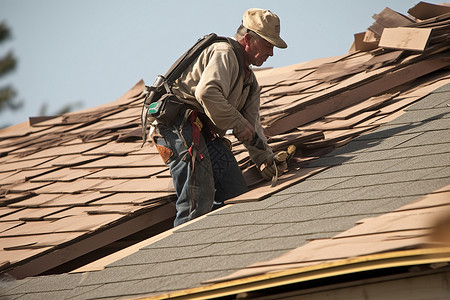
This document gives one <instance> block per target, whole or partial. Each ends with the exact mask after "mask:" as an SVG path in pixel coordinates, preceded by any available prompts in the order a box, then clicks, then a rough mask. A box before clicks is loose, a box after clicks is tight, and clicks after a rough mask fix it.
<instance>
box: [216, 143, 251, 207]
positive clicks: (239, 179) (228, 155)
mask: <svg viewBox="0 0 450 300" xmlns="http://www.w3.org/2000/svg"><path fill="white" fill-rule="evenodd" d="M207 145H208V151H209V156H210V158H211V165H212V169H213V172H214V186H215V195H214V206H213V209H216V208H219V207H220V206H222V205H223V202H224V201H225V200H227V199H230V198H233V197H236V196H239V195H240V194H243V193H245V192H247V191H248V187H247V184H246V183H245V180H244V176H243V175H242V171H241V169H240V168H239V165H238V163H237V161H236V158H235V157H234V155H233V153H232V152H231V150H230V148H229V147H228V145H227V144H226V143H225V142H224V141H223V140H222V139H220V138H216V139H214V140H211V141H208V142H207Z"/></svg>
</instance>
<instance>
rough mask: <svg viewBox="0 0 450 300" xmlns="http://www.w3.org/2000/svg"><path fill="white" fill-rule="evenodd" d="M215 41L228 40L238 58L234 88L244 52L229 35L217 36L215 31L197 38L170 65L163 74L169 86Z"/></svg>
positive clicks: (240, 72)
mask: <svg viewBox="0 0 450 300" xmlns="http://www.w3.org/2000/svg"><path fill="white" fill-rule="evenodd" d="M216 42H228V43H229V44H230V45H231V47H232V49H233V52H234V54H235V55H236V58H237V60H238V63H239V73H238V77H237V80H236V81H235V83H234V85H233V88H232V89H231V90H234V88H235V87H236V86H237V83H238V82H239V78H240V77H241V74H242V70H243V68H244V53H243V52H242V48H241V45H240V44H239V43H238V42H237V41H236V40H234V39H232V38H229V37H223V36H217V34H215V33H210V34H208V35H205V36H204V37H203V38H201V39H199V40H197V42H196V43H195V44H194V45H193V46H192V47H191V48H190V49H188V50H187V51H186V52H185V53H184V54H183V55H181V56H180V57H179V58H178V59H177V61H175V62H174V63H173V64H172V66H171V67H170V68H169V70H168V71H167V72H166V74H165V75H164V78H165V79H166V82H167V84H168V85H169V86H172V84H173V82H174V81H175V80H177V79H178V78H179V77H180V76H181V74H182V73H183V72H184V71H185V70H186V69H187V68H188V66H189V65H190V64H191V63H192V62H194V60H195V59H196V58H197V57H198V56H199V55H200V53H201V52H202V51H203V50H205V49H206V48H207V47H209V46H211V45H212V44H213V43H216Z"/></svg>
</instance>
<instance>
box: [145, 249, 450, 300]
mask: <svg viewBox="0 0 450 300" xmlns="http://www.w3.org/2000/svg"><path fill="white" fill-rule="evenodd" d="M448 261H450V247H432V248H422V249H414V250H402V251H390V252H385V253H379V254H371V255H365V256H360V257H355V258H349V259H343V260H338V261H332V262H326V263H320V264H317V265H312V266H305V267H300V268H293V269H289V270H283V271H276V272H273V273H266V274H261V275H255V276H251V277H245V278H240V279H234V280H231V281H225V282H220V283H214V284H211V285H208V286H201V287H196V288H190V289H185V290H179V291H174V292H168V293H164V294H160V295H155V296H150V297H144V298H139V299H141V300H150V299H188V298H189V299H211V298H218V297H224V296H229V295H235V294H239V293H244V292H251V291H256V290H261V289H267V288H272V287H277V286H282V285H287V284H292V283H299V282H307V281H311V280H316V279H323V278H327V277H334V276H341V275H346V274H351V273H360V272H365V271H372V270H380V269H388V268H394V267H402V266H412V265H424V264H433V263H441V262H448Z"/></svg>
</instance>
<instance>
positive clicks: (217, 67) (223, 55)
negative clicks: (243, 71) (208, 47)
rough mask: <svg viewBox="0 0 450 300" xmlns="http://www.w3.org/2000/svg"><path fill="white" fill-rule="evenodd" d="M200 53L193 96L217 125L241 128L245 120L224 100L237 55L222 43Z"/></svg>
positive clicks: (236, 69) (234, 76)
mask: <svg viewBox="0 0 450 300" xmlns="http://www.w3.org/2000/svg"><path fill="white" fill-rule="evenodd" d="M203 55H204V57H203V58H202V61H203V63H204V66H203V67H204V69H203V73H202V75H201V79H200V81H199V83H198V84H197V87H196V89H195V98H196V99H197V101H198V102H199V103H200V105H201V106H202V107H203V109H204V111H205V114H206V115H207V116H208V117H209V119H210V120H211V121H212V122H213V123H214V125H215V126H216V127H217V128H219V129H220V130H224V131H225V130H227V129H233V131H234V132H241V131H242V130H244V128H245V126H246V120H245V118H244V116H243V115H242V114H241V113H240V112H239V111H238V110H237V109H236V108H235V107H234V106H233V105H232V104H231V103H229V101H228V100H227V98H228V96H229V94H230V92H231V88H232V86H233V84H234V82H235V80H237V74H238V73H239V63H238V61H237V58H236V56H235V54H234V52H233V51H232V50H231V49H229V48H224V47H216V48H215V49H214V51H207V52H204V53H203Z"/></svg>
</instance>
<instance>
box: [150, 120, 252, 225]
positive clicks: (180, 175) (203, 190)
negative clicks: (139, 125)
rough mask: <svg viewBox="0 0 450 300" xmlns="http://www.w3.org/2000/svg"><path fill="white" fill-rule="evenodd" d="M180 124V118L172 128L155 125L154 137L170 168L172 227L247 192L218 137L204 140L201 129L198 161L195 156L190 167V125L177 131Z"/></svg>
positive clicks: (227, 151)
mask: <svg viewBox="0 0 450 300" xmlns="http://www.w3.org/2000/svg"><path fill="white" fill-rule="evenodd" d="M182 121H183V118H182V117H180V118H178V119H177V121H176V122H175V124H174V125H173V126H172V127H168V126H164V125H162V124H158V130H159V133H160V135H161V137H155V138H154V141H155V143H156V147H157V148H158V151H159V152H160V153H161V156H162V157H163V160H164V162H165V163H166V164H167V165H168V166H169V168H170V174H171V175H172V179H173V185H174V187H175V191H176V193H177V202H176V209H177V215H176V218H175V221H174V226H178V225H180V224H183V223H185V222H187V221H189V220H192V219H194V218H196V217H199V216H201V215H203V214H206V213H208V212H210V211H211V210H212V209H216V208H218V207H220V206H222V205H223V202H224V201H225V200H227V199H230V198H233V197H236V196H238V195H240V194H242V193H244V192H246V191H248V187H247V185H246V183H245V181H244V177H243V176H242V172H241V170H240V168H239V166H238V164H237V162H236V159H235V157H234V155H233V153H232V152H231V150H230V148H229V147H228V145H227V144H226V143H225V141H224V140H223V139H221V138H215V139H212V140H211V139H208V138H205V136H206V135H205V134H204V130H202V134H201V135H200V142H199V147H198V152H199V153H200V154H201V156H202V158H200V155H198V156H197V157H196V159H195V163H194V168H192V156H191V155H190V153H189V147H190V146H191V144H192V125H191V123H190V122H189V120H187V121H186V122H185V123H184V124H183V127H182V129H181V130H180V124H181V123H182ZM204 129H205V126H204ZM182 137H183V138H182ZM183 139H184V140H183Z"/></svg>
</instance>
